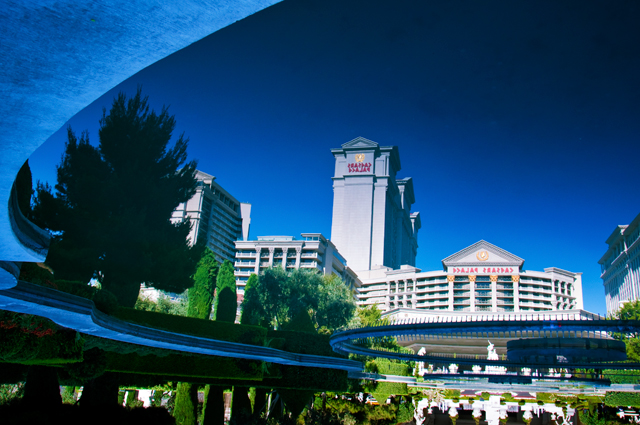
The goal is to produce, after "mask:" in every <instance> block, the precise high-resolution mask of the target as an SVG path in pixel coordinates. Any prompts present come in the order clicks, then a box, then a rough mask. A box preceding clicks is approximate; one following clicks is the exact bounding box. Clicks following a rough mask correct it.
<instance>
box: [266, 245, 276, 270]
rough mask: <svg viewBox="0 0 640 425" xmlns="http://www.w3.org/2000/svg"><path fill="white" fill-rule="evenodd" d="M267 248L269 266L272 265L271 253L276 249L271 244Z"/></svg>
mask: <svg viewBox="0 0 640 425" xmlns="http://www.w3.org/2000/svg"><path fill="white" fill-rule="evenodd" d="M268 249H269V267H273V253H274V251H275V250H276V248H275V247H273V246H270V247H269V248H268Z"/></svg>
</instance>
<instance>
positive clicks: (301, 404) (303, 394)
mask: <svg viewBox="0 0 640 425" xmlns="http://www.w3.org/2000/svg"><path fill="white" fill-rule="evenodd" d="M276 391H277V392H278V394H280V397H282V400H283V401H284V405H285V406H286V407H287V409H288V410H289V411H290V412H291V417H292V418H297V417H298V416H300V413H302V411H303V410H304V408H305V407H306V406H307V404H309V402H310V401H311V399H312V398H313V394H314V392H313V391H300V390H287V389H276ZM259 408H260V407H258V409H259Z"/></svg>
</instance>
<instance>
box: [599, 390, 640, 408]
mask: <svg viewBox="0 0 640 425" xmlns="http://www.w3.org/2000/svg"><path fill="white" fill-rule="evenodd" d="M604 404H605V405H607V406H610V407H619V406H624V407H627V406H631V407H636V408H638V407H640V393H629V392H621V391H620V392H618V391H607V393H606V394H605V396H604Z"/></svg>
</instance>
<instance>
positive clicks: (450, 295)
mask: <svg viewBox="0 0 640 425" xmlns="http://www.w3.org/2000/svg"><path fill="white" fill-rule="evenodd" d="M455 280H456V277H455V276H454V275H448V276H447V282H449V308H448V310H449V311H453V282H454V281H455Z"/></svg>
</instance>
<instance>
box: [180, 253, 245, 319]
mask: <svg viewBox="0 0 640 425" xmlns="http://www.w3.org/2000/svg"><path fill="white" fill-rule="evenodd" d="M218 268H219V265H218V262H217V261H216V256H215V254H214V253H213V251H211V250H210V249H209V248H205V249H204V252H203V254H202V258H201V259H200V262H199V263H198V268H197V269H196V273H195V275H194V276H193V287H191V288H189V309H188V316H189V317H196V318H198V319H207V320H208V319H209V316H210V315H211V304H212V303H213V293H214V291H215V288H216V277H217V276H218ZM234 285H235V282H234Z"/></svg>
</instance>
